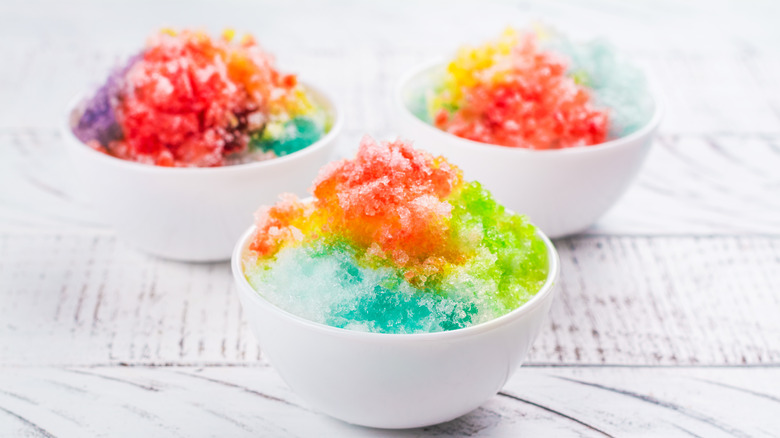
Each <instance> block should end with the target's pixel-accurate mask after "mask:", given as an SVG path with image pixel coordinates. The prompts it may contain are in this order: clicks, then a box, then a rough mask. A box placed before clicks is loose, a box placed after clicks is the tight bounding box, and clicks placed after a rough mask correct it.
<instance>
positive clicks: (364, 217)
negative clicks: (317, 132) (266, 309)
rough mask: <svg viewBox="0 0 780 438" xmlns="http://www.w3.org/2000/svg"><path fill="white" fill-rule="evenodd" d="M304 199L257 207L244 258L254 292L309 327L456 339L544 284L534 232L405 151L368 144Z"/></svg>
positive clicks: (429, 160)
mask: <svg viewBox="0 0 780 438" xmlns="http://www.w3.org/2000/svg"><path fill="white" fill-rule="evenodd" d="M312 193H313V199H311V200H303V201H302V200H299V199H297V198H296V197H295V196H293V195H284V196H283V197H282V200H281V201H280V202H279V203H277V204H276V205H274V206H271V207H263V208H261V209H260V210H259V211H258V213H257V215H256V227H255V231H254V233H253V235H252V236H251V237H250V240H249V244H248V245H247V246H246V248H244V250H243V252H242V266H243V271H244V274H245V276H246V278H247V280H248V281H249V283H250V284H251V285H252V287H253V288H254V289H255V290H256V291H258V293H259V294H261V295H262V296H263V297H265V298H266V299H267V300H268V301H270V302H271V303H273V304H275V305H276V306H278V307H280V308H282V309H284V310H286V311H288V312H290V313H292V314H295V315H298V316H300V317H303V318H306V319H308V320H311V321H314V322H318V323H321V324H326V325H330V326H333V327H339V328H345V329H350V330H359V331H366V332H377V333H430V332H440V331H446V330H455V329H460V328H465V327H469V326H473V325H476V324H479V323H482V322H486V321H489V320H492V319H495V318H498V317H500V316H502V315H504V314H507V313H509V312H511V311H512V310H514V309H516V308H518V307H519V306H521V305H523V304H524V303H525V302H527V301H528V300H529V299H531V298H532V297H533V296H534V295H535V294H536V293H537V292H538V291H539V290H540V289H541V287H542V286H543V284H544V283H545V281H546V280H547V274H548V254H547V249H546V245H545V242H544V240H543V238H542V237H541V235H540V234H539V233H538V232H537V229H536V227H535V226H534V225H532V224H531V223H530V222H528V220H527V219H526V218H525V217H524V216H522V215H519V214H516V213H513V212H510V211H507V210H506V209H505V208H504V207H503V206H501V205H499V204H498V203H497V202H496V201H495V200H494V199H493V197H492V196H491V194H490V193H489V192H488V191H487V190H485V189H484V188H482V186H481V185H480V184H479V183H478V182H467V181H464V180H463V176H462V172H461V170H460V169H459V168H458V167H456V166H454V165H452V164H450V163H449V162H448V161H447V160H446V159H444V158H442V157H433V156H431V155H429V154H428V153H426V152H423V151H419V150H415V149H414V148H413V147H412V146H411V144H410V143H409V142H405V141H400V140H399V141H394V142H381V143H378V142H375V141H374V140H373V139H371V138H369V137H365V138H364V139H363V140H362V142H361V144H360V148H359V150H358V153H357V156H356V157H355V158H353V159H350V160H342V161H339V162H334V163H331V164H329V165H327V166H325V167H324V168H323V169H322V170H321V171H320V175H319V177H318V178H317V179H316V181H315V182H314V185H313V187H312Z"/></svg>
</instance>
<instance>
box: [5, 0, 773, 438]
mask: <svg viewBox="0 0 780 438" xmlns="http://www.w3.org/2000/svg"><path fill="white" fill-rule="evenodd" d="M150 8H155V13H154V14H152V15H149V14H146V13H142V12H145V11H147V10H149V9H150ZM434 17H436V18H435V19H434ZM475 17H478V19H476V18H475ZM107 18H108V19H107ZM777 18H780V5H779V4H776V3H774V2H769V1H756V2H737V1H725V0H723V1H710V2H705V1H701V0H696V1H694V0H691V1H688V2H684V3H683V2H675V1H672V0H663V1H649V0H643V1H633V2H625V1H621V0H588V1H574V0H571V1H557V2H535V1H526V2H511V1H495V2H482V3H478V2H471V1H464V2H450V1H444V0H437V1H429V2H422V3H419V4H415V3H411V2H404V3H398V2H392V1H389V0H388V1H381V2H357V1H348V0H336V1H332V2H319V1H313V0H310V1H303V2H301V1H298V2H270V1H253V2H246V1H241V0H227V1H224V2H219V3H217V2H207V1H205V0H194V1H190V2H187V3H186V4H185V3H180V2H173V1H152V0H137V1H132V2H130V1H118V2H92V1H88V0H74V1H71V2H53V1H47V0H35V1H31V2H15V1H14V0H11V1H6V2H2V3H0V59H2V63H0V436H3V437H4V436H57V437H61V436H65V437H69V436H242V435H247V436H249V435H255V436H257V435H260V436H372V435H379V436H386V435H390V434H389V433H388V432H387V431H375V430H368V429H363V428H356V427H352V426H348V425H345V424H342V423H340V422H338V421H335V420H331V419H329V418H327V417H324V416H322V415H319V414H317V413H314V412H311V411H309V410H307V409H306V408H305V406H304V405H303V404H302V403H301V402H300V401H299V400H297V399H296V397H295V395H294V394H293V393H291V392H290V390H289V389H288V388H287V387H286V386H285V385H284V384H283V383H282V382H281V380H280V379H279V378H278V376H277V374H276V373H275V371H273V368H271V367H269V366H268V364H267V363H266V361H265V359H264V358H263V355H262V353H261V352H260V351H259V349H258V348H257V346H256V345H255V342H254V339H253V337H252V335H251V333H249V331H248V328H247V326H246V323H245V321H244V320H243V318H242V314H241V308H240V306H239V303H238V300H237V298H236V297H235V294H234V291H233V290H232V288H233V285H232V280H231V278H230V273H229V270H228V267H227V265H226V264H194V265H190V264H180V263H175V262H169V261H163V260H159V259H155V258H152V257H148V256H146V255H144V254H140V253H137V252H135V251H134V250H133V249H132V248H130V247H128V246H127V245H126V244H125V243H124V242H121V241H117V240H116V238H115V237H114V235H113V233H112V231H111V229H110V227H108V226H106V225H105V224H104V223H103V222H102V221H101V220H100V218H98V217H96V216H95V214H94V212H93V211H92V209H91V208H90V206H89V204H88V202H86V201H85V200H84V199H83V198H82V197H81V195H80V193H79V191H78V187H76V186H74V184H73V181H72V175H71V174H70V171H69V168H68V165H67V162H66V161H65V160H64V154H63V153H62V139H61V137H60V135H59V131H58V129H59V127H60V125H61V124H62V122H63V120H62V118H63V114H64V110H65V105H66V104H67V101H68V100H69V99H70V98H71V97H72V96H73V95H75V94H76V93H78V92H81V91H83V90H84V89H86V88H87V87H89V86H90V85H91V84H94V83H96V82H97V81H99V80H100V79H101V78H102V77H103V76H104V75H105V74H106V72H107V71H108V69H109V68H110V67H111V66H112V65H113V64H114V63H116V62H117V60H118V59H121V57H122V56H125V55H127V54H129V53H132V51H133V50H136V49H137V47H138V45H139V43H140V42H141V41H143V39H144V38H145V36H146V35H147V34H148V33H149V32H151V31H152V30H153V29H155V28H157V27H159V26H160V25H166V24H167V25H187V26H203V27H207V28H209V29H212V30H219V29H221V28H223V27H226V26H235V27H237V28H239V29H241V30H247V31H251V32H252V33H254V34H255V35H256V36H257V37H258V39H259V40H260V41H261V42H262V43H263V44H264V45H265V46H266V47H267V48H268V49H269V50H272V51H273V52H274V53H276V54H277V55H278V58H279V60H280V62H281V64H282V65H283V66H284V67H287V68H289V69H292V70H295V71H299V72H301V73H302V76H303V77H304V78H306V79H308V80H312V81H315V82H317V83H319V84H323V85H326V86H327V88H328V89H330V90H332V92H333V93H334V94H335V95H337V97H338V98H339V99H340V100H341V103H342V104H343V105H344V106H345V109H346V110H347V123H346V132H345V134H344V136H343V138H342V141H341V142H340V144H339V150H338V155H340V156H346V155H349V154H351V152H352V151H353V150H354V148H355V147H356V145H357V140H358V139H359V137H360V136H362V135H363V134H364V133H369V134H372V135H375V136H377V137H384V138H388V137H394V136H395V135H396V133H395V131H394V126H395V125H394V115H393V112H392V105H391V93H392V89H393V86H394V83H395V80H396V79H397V78H398V77H399V76H400V75H401V74H402V73H403V72H404V70H406V69H407V68H410V67H412V66H413V65H414V64H415V63H417V62H420V61H424V60H426V59H429V58H431V57H434V56H437V55H441V54H445V53H447V52H448V51H450V50H452V49H453V48H455V47H456V46H457V45H458V44H459V43H460V42H461V41H479V40H480V39H483V38H485V37H489V36H491V35H493V34H495V33H496V32H497V31H498V30H499V29H501V28H503V27H504V26H505V25H507V24H524V23H527V22H529V21H531V20H542V21H547V22H549V23H551V24H553V25H556V26H558V27H561V28H564V29H566V30H567V31H568V32H570V33H571V34H572V35H574V36H578V37H590V36H595V35H602V36H605V37H607V38H610V39H611V40H612V41H614V42H615V44H616V45H618V46H619V47H621V48H622V49H624V50H626V51H627V53H629V54H630V56H632V58H633V59H634V60H635V61H636V62H637V63H639V64H641V65H642V66H644V67H645V68H646V69H647V71H648V72H649V73H650V74H651V75H652V76H653V77H654V79H655V81H656V82H657V84H658V85H659V88H660V89H661V90H662V93H663V97H664V100H665V103H666V110H667V111H666V117H665V120H664V122H663V124H662V127H661V132H660V135H659V138H658V141H656V142H655V145H654V147H653V150H652V151H651V153H650V156H649V157H648V161H647V163H646V165H645V167H644V168H643V170H642V172H641V174H640V175H639V177H638V179H637V182H636V184H635V185H634V186H633V187H632V188H631V189H630V190H629V192H628V193H627V194H626V196H625V197H624V198H623V199H622V200H621V201H620V202H619V204H618V205H617V206H615V208H614V209H613V210H612V211H610V212H609V213H608V214H607V215H606V216H605V217H604V218H603V219H602V220H601V221H599V223H598V224H596V225H595V226H594V227H593V228H592V229H590V230H588V232H586V233H585V234H584V235H581V236H577V237H573V238H569V239H564V240H560V241H558V242H556V243H557V246H558V248H559V250H560V252H561V258H562V268H563V269H562V278H561V289H560V294H559V296H558V299H557V300H556V302H555V304H554V306H553V309H552V311H551V315H550V319H549V320H548V323H547V324H546V326H545V327H544V329H543V330H542V333H540V335H539V338H538V339H537V341H536V343H535V345H534V348H533V350H532V352H531V355H530V358H529V365H530V366H528V367H526V368H523V369H521V370H520V371H519V372H518V374H517V375H516V376H515V377H514V378H513V379H511V380H510V382H509V383H508V384H507V386H506V387H505V388H504V390H503V395H499V396H496V397H495V398H494V399H493V400H491V401H490V402H488V403H487V404H485V405H484V406H483V407H482V408H480V409H479V410H477V411H475V412H473V413H471V414H469V415H467V416H465V417H462V418H460V419H458V420H455V421H453V422H451V423H448V424H444V425H439V426H436V427H432V428H427V429H420V430H412V431H403V432H397V433H394V435H398V436H603V435H609V436H634V435H653V436H708V437H709V436H777V435H780V422H779V419H780V416H778V415H777V413H778V412H780V387H778V384H780V374H779V373H778V369H779V368H778V366H780V316H779V315H780V85H778V81H777V78H778V77H780V51H778V48H780V30H779V29H778V28H777V26H776V21H777ZM117 23H120V25H118V24H117ZM280 190H281V188H280Z"/></svg>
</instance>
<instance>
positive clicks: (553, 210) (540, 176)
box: [395, 60, 661, 238]
mask: <svg viewBox="0 0 780 438" xmlns="http://www.w3.org/2000/svg"><path fill="white" fill-rule="evenodd" d="M443 65H444V64H443V63H442V62H441V61H438V60H437V61H433V62H429V63H426V64H424V65H422V66H420V67H417V68H414V69H413V70H412V71H411V72H410V73H408V74H406V75H405V76H404V77H403V78H402V79H401V81H400V82H399V84H398V86H397V87H396V93H395V106H396V109H397V112H398V124H399V127H400V128H401V133H402V134H403V135H404V136H406V137H408V138H411V139H414V140H415V147H417V148H420V149H426V150H428V151H429V152H431V153H433V154H436V155H444V156H445V157H447V159H449V160H450V161H451V162H452V163H454V164H456V165H458V166H459V167H460V168H462V169H463V172H464V176H465V178H466V179H468V180H476V181H479V182H481V183H482V184H483V185H484V186H485V187H486V188H487V189H488V190H490V191H491V192H492V193H493V195H494V196H495V197H496V198H497V199H498V201H499V202H501V203H502V204H503V205H505V206H506V207H507V208H509V209H511V210H514V211H517V212H520V213H523V214H526V215H528V217H529V218H530V219H531V222H533V223H534V224H536V225H537V226H538V227H539V228H541V229H542V231H544V232H545V234H547V235H548V236H550V237H551V238H556V237H562V236H566V235H570V234H574V233H577V232H580V231H582V230H584V229H586V228H587V227H589V226H590V225H592V224H593V223H594V222H596V220H597V219H598V218H599V217H600V216H601V215H603V214H604V213H605V212H606V211H607V210H608V209H609V208H610V207H611V206H612V205H613V204H614V203H615V202H616V201H617V200H618V198H620V196H621V195H622V194H623V193H624V192H625V191H626V189H627V188H628V187H629V185H630V184H631V182H632V180H633V179H634V177H635V176H636V174H637V172H638V170H639V168H640V166H641V164H642V162H643V161H644V158H645V156H646V155H647V152H648V150H649V149H650V145H651V141H652V138H653V135H654V133H655V131H656V128H657V127H658V124H659V122H660V121H661V106H660V103H659V101H658V99H657V98H653V104H654V110H653V114H652V116H651V117H650V120H649V121H648V122H647V124H646V125H645V126H643V127H642V128H641V129H639V130H638V131H636V132H634V133H631V134H629V135H627V136H625V137H621V138H619V139H616V140H610V141H607V142H605V143H601V144H598V145H593V146H585V147H578V148H568V149H557V150H529V149H521V148H510V147H505V146H496V145H491V144H486V143H480V142H476V141H472V140H467V139H464V138H460V137H457V136H455V135H453V134H450V133H448V132H446V131H442V130H440V129H439V128H437V127H435V126H433V125H430V124H428V123H426V122H425V121H423V120H420V119H419V118H418V117H417V116H415V115H414V113H413V112H412V110H411V108H412V107H413V105H414V102H415V99H417V98H418V96H419V93H420V92H422V91H423V90H425V89H426V88H428V87H430V85H431V84H432V80H433V78H434V77H435V76H436V75H437V74H439V72H441V69H442V68H443Z"/></svg>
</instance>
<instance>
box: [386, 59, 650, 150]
mask: <svg viewBox="0 0 780 438" xmlns="http://www.w3.org/2000/svg"><path fill="white" fill-rule="evenodd" d="M445 63H446V61H445V60H444V58H442V57H436V58H433V59H430V60H428V61H426V62H423V63H420V64H417V65H415V66H414V67H412V68H410V69H409V70H407V72H406V73H404V74H403V75H402V76H401V78H400V79H399V80H398V82H397V83H396V85H395V89H394V90H395V91H394V96H393V101H394V102H393V103H394V106H395V107H396V109H397V110H399V111H400V112H402V113H404V115H405V116H407V117H411V118H412V119H414V121H415V124H418V125H419V126H421V127H423V129H427V130H429V131H431V132H436V133H437V134H436V135H442V136H445V137H448V138H449V140H450V141H455V142H457V143H458V145H459V146H460V147H462V148H465V149H469V150H473V151H474V152H483V153H484V152H485V151H486V150H490V151H491V152H496V153H504V154H507V155H510V154H514V155H517V156H522V155H524V154H525V155H534V154H538V155H547V156H556V155H558V156H564V155H577V154H587V153H596V152H599V151H604V150H608V149H614V148H619V147H623V146H626V145H629V144H632V143H633V142H635V141H636V140H637V139H640V138H643V137H645V136H647V135H649V134H651V133H652V132H653V131H654V130H655V129H656V128H657V127H658V125H659V124H660V123H661V118H662V116H663V112H664V108H663V103H662V102H661V99H660V97H659V93H658V91H657V90H656V88H655V87H654V86H653V85H652V83H651V82H650V81H649V80H648V94H649V96H650V98H651V99H652V101H653V114H652V115H651V116H650V118H649V120H648V121H647V122H646V123H645V124H644V125H643V126H642V127H641V128H639V129H637V130H636V131H634V132H632V133H630V134H628V135H624V136H622V137H619V138H615V139H612V140H608V141H605V142H603V143H598V144H595V145H590V146H582V147H571V148H562V149H527V148H515V147H507V146H501V145H496V144H491V143H482V142H479V141H475V140H469V139H466V138H462V137H458V136H457V135H454V134H451V133H449V132H447V131H442V130H441V129H439V128H437V127H435V126H433V125H431V124H429V123H426V122H425V121H423V120H420V118H418V117H417V116H416V115H415V114H414V113H412V111H411V110H410V109H409V108H408V107H407V106H406V104H405V103H404V99H403V94H404V90H406V87H407V86H408V85H409V82H410V81H412V80H413V79H414V78H416V77H417V76H419V75H421V74H423V73H425V72H427V71H428V70H431V69H434V68H436V67H440V66H442V65H443V64H445ZM420 147H422V148H423V149H424V148H425V147H424V145H420Z"/></svg>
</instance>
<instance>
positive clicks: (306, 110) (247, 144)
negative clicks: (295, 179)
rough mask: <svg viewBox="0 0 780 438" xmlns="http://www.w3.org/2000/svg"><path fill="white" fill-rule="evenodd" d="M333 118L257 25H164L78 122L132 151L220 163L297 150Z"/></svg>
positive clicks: (82, 130) (170, 160) (95, 140)
mask: <svg viewBox="0 0 780 438" xmlns="http://www.w3.org/2000/svg"><path fill="white" fill-rule="evenodd" d="M329 128H330V120H329V116H328V114H327V112H326V111H325V110H324V109H323V108H321V107H319V106H318V105H317V103H316V101H315V100H314V99H312V97H311V96H310V95H309V92H308V91H307V90H306V89H305V87H304V86H302V85H301V84H300V83H298V81H297V78H296V76H295V75H292V74H284V73H281V72H280V71H279V70H278V69H277V68H276V65H275V63H274V59H273V57H272V56H271V55H269V54H268V53H266V52H265V51H263V50H262V49H261V48H260V46H259V45H258V44H257V43H256V42H255V40H254V39H253V38H252V37H251V36H250V35H245V36H244V37H242V38H236V37H235V35H234V32H233V31H230V30H229V31H226V32H224V33H223V35H222V36H221V37H219V38H211V37H210V36H209V35H208V34H206V33H204V32H200V31H189V30H184V31H181V32H177V31H173V30H162V31H160V32H159V33H157V34H155V35H153V36H152V37H151V38H149V41H148V43H147V45H146V47H145V48H144V49H143V51H141V53H139V54H137V55H135V56H133V57H131V58H130V59H129V60H128V61H127V63H126V65H125V66H124V67H122V68H120V69H118V70H117V71H115V72H114V73H113V74H112V75H111V76H110V77H109V78H108V79H107V80H106V82H105V83H104V84H103V86H102V87H100V88H99V89H98V90H97V92H96V93H95V94H94V95H93V96H92V97H91V98H90V99H88V100H86V101H85V102H84V106H83V109H82V110H81V113H80V116H79V117H78V120H77V121H76V123H75V124H74V126H73V132H74V134H75V135H76V136H77V137H78V138H79V139H80V140H82V141H83V142H85V143H87V144H88V145H90V146H91V147H93V148H95V149H97V150H99V151H101V152H105V153H107V154H109V155H112V156H115V157H117V158H121V159H125V160H130V161H136V162H140V163H145V164H153V165H158V166H173V167H215V166H222V165H228V164H240V163H246V162H251V161H261V160H265V159H269V158H273V157H278V156H282V155H287V154H290V153H293V152H296V151H298V150H300V149H303V148H305V147H307V146H309V145H311V144H312V143H314V142H316V141H317V140H319V139H320V137H322V136H323V135H324V134H325V133H326V132H327V131H328V129H329Z"/></svg>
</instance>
